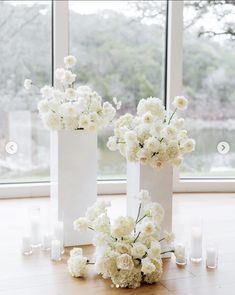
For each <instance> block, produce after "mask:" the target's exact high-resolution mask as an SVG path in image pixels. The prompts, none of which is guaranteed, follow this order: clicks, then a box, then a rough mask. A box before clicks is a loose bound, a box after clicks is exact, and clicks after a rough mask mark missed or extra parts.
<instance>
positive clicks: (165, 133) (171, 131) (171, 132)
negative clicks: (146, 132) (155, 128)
mask: <svg viewBox="0 0 235 295" xmlns="http://www.w3.org/2000/svg"><path fill="white" fill-rule="evenodd" d="M176 136H177V131H176V129H175V128H174V127H172V126H166V127H165V128H164V129H163V130H162V137H164V138H166V139H167V140H172V139H175V138H176Z"/></svg>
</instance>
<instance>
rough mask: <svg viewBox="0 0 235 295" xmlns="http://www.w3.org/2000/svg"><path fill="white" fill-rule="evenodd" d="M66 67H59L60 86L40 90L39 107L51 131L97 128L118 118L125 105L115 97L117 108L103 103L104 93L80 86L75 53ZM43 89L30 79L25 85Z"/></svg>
mask: <svg viewBox="0 0 235 295" xmlns="http://www.w3.org/2000/svg"><path fill="white" fill-rule="evenodd" d="M64 63H65V68H58V69H56V70H55V79H56V85H57V87H50V86H47V85H46V86H44V87H43V88H41V89H40V92H41V95H42V98H43V99H42V100H41V101H39V103H38V110H39V114H40V117H41V119H42V121H43V123H44V125H45V126H46V127H47V128H48V129H50V130H62V129H67V130H79V129H86V130H90V131H95V130H97V129H98V128H102V127H105V126H107V125H109V123H110V122H112V120H113V119H114V117H115V114H116V109H119V108H120V106H121V103H120V102H117V99H116V98H114V99H113V102H114V104H115V105H116V107H114V106H113V105H111V104H110V103H109V102H107V101H106V102H103V101H102V98H101V96H100V95H99V94H98V93H97V92H95V91H93V90H92V89H91V88H90V87H88V86H79V87H76V86H75V85H76V78H77V76H76V74H74V73H73V72H72V70H71V69H72V67H73V66H74V65H75V64H76V58H75V57H74V56H71V55H70V56H66V57H65V58H64ZM32 86H35V87H37V88H39V87H38V86H37V85H36V84H34V83H33V82H32V80H30V79H26V80H25V81H24V87H25V88H26V89H27V90H29V89H30V88H31V87H32Z"/></svg>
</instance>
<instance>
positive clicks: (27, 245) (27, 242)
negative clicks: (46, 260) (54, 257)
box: [21, 236, 33, 255]
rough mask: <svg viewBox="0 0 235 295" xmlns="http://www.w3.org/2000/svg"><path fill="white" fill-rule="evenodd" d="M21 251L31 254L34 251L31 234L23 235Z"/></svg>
mask: <svg viewBox="0 0 235 295" xmlns="http://www.w3.org/2000/svg"><path fill="white" fill-rule="evenodd" d="M21 252H22V254H24V255H31V254H32V253H33V251H32V247H31V239H30V237H29V236H23V237H22V241H21Z"/></svg>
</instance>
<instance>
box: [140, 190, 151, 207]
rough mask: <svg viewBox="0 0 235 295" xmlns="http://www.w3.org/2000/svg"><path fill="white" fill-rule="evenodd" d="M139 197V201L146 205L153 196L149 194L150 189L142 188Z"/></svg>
mask: <svg viewBox="0 0 235 295" xmlns="http://www.w3.org/2000/svg"><path fill="white" fill-rule="evenodd" d="M137 199H138V201H139V202H140V203H141V204H143V205H145V204H147V203H149V202H150V201H151V197H150V195H149V191H147V190H144V189H142V190H141V191H140V192H139V193H138V194H137Z"/></svg>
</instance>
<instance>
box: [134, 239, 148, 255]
mask: <svg viewBox="0 0 235 295" xmlns="http://www.w3.org/2000/svg"><path fill="white" fill-rule="evenodd" d="M147 250H148V249H147V247H146V246H145V245H144V244H142V243H141V242H136V243H134V244H133V247H132V249H131V255H132V256H133V257H134V258H139V259H141V258H143V256H144V255H145V254H146V253H147Z"/></svg>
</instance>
